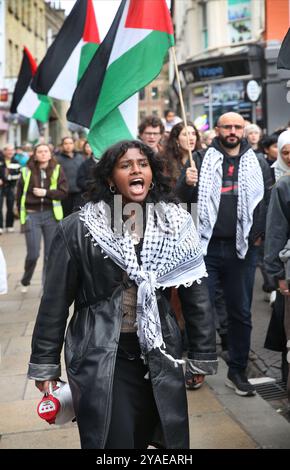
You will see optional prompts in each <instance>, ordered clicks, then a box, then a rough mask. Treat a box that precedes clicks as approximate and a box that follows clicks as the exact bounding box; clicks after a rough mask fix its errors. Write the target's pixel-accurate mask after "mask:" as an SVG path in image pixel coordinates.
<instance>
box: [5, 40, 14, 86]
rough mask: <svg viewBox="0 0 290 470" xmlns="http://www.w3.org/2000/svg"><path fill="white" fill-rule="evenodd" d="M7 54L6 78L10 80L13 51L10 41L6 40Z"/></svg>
mask: <svg viewBox="0 0 290 470" xmlns="http://www.w3.org/2000/svg"><path fill="white" fill-rule="evenodd" d="M8 54H9V57H7V59H8V67H7V69H8V77H9V78H11V77H13V57H14V51H13V44H12V41H11V39H9V40H8Z"/></svg>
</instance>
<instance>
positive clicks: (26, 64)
mask: <svg viewBox="0 0 290 470" xmlns="http://www.w3.org/2000/svg"><path fill="white" fill-rule="evenodd" d="M36 70H37V64H36V62H35V60H34V58H33V57H32V55H31V53H30V52H29V50H28V49H27V47H24V49H23V58H22V62H21V66H20V71H19V75H18V79H17V82H16V85H15V89H14V93H13V98H12V104H11V107H10V112H11V113H19V114H22V116H25V117H28V118H34V119H37V120H38V121H41V122H47V121H48V119H49V114H50V111H51V105H52V103H51V100H50V98H47V96H42V95H39V94H37V93H35V92H34V91H32V89H31V88H30V84H31V80H32V78H33V76H34V75H35V73H36Z"/></svg>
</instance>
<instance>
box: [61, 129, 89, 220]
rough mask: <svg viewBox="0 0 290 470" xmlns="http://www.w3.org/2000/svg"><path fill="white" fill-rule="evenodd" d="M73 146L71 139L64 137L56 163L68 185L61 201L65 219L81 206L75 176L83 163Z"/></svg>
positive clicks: (79, 191)
mask: <svg viewBox="0 0 290 470" xmlns="http://www.w3.org/2000/svg"><path fill="white" fill-rule="evenodd" d="M74 148H75V144H74V140H73V138H72V137H64V138H63V139H62V141H61V153H59V154H58V155H57V157H56V158H57V161H58V163H60V164H61V166H62V168H63V170H64V174H65V177H66V180H67V183H68V194H67V197H66V198H65V199H63V200H62V208H63V215H64V217H66V216H67V215H69V214H71V213H72V212H73V211H74V210H78V209H79V207H80V205H81V202H82V200H81V190H80V188H79V187H78V185H77V174H78V170H79V167H80V166H81V164H82V163H83V161H84V159H83V156H82V155H81V154H80V153H78V152H75V150H74Z"/></svg>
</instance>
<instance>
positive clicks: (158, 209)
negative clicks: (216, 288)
mask: <svg viewBox="0 0 290 470" xmlns="http://www.w3.org/2000/svg"><path fill="white" fill-rule="evenodd" d="M147 206H148V207H147V221H146V229H145V233H144V240H143V245H142V250H141V253H140V259H141V263H140V265H139V263H138V260H137V256H136V252H135V248H134V241H133V238H132V235H131V234H130V233H128V232H125V233H124V234H118V233H115V232H114V231H113V230H112V228H111V217H110V215H108V211H107V210H106V208H108V206H107V205H106V204H105V203H104V202H103V201H101V202H99V203H91V202H89V203H87V204H86V205H85V206H84V207H83V209H82V210H81V212H80V219H81V220H82V221H83V223H84V225H85V227H86V228H87V230H88V234H87V235H88V236H91V237H92V240H93V241H94V243H95V244H96V245H99V246H100V247H101V249H102V251H103V252H104V253H105V254H106V255H107V256H108V257H110V258H111V260H112V261H113V262H114V263H116V264H117V265H118V266H119V267H120V268H121V269H123V270H124V271H126V272H127V274H128V276H129V278H130V279H131V280H132V281H134V282H135V283H136V285H137V288H138V289H137V310H136V317H137V335H138V339H139V343H140V348H141V352H142V356H143V358H145V356H146V353H148V352H149V351H151V350H152V349H154V348H159V350H160V351H161V352H162V353H163V354H165V355H166V356H167V357H169V358H170V359H171V360H173V361H174V362H175V364H177V363H183V361H180V360H177V359H173V358H172V356H170V355H169V354H167V353H166V352H165V349H164V342H163V338H162V332H161V324H160V318H159V312H158V305H157V299H156V295H155V290H156V289H157V288H160V287H163V288H166V287H171V286H175V287H178V286H179V285H181V284H182V285H185V286H186V287H187V286H190V285H191V284H192V283H193V282H194V281H198V280H199V279H201V278H202V277H204V276H206V275H207V274H206V268H205V264H204V261H203V256H202V250H201V245H200V240H199V237H198V234H197V232H196V229H195V227H194V224H193V221H192V218H191V216H190V214H188V213H187V212H186V211H185V210H184V209H182V208H181V207H180V206H177V205H175V204H165V203H163V202H161V203H159V204H157V205H156V206H154V204H148V205H147Z"/></svg>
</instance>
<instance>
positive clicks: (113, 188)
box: [109, 185, 116, 194]
mask: <svg viewBox="0 0 290 470" xmlns="http://www.w3.org/2000/svg"><path fill="white" fill-rule="evenodd" d="M109 189H110V191H111V193H112V194H115V192H116V188H115V186H113V185H110V186H109Z"/></svg>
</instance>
